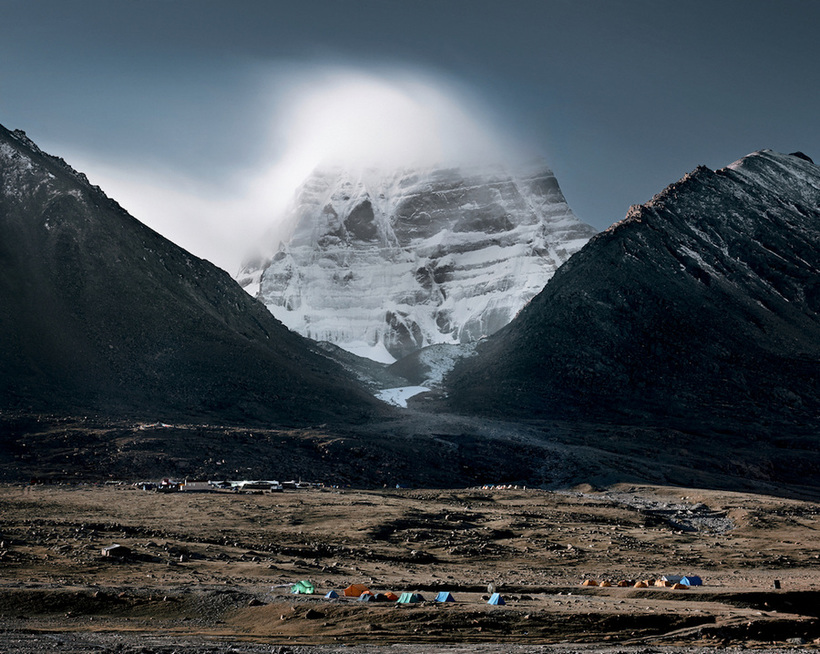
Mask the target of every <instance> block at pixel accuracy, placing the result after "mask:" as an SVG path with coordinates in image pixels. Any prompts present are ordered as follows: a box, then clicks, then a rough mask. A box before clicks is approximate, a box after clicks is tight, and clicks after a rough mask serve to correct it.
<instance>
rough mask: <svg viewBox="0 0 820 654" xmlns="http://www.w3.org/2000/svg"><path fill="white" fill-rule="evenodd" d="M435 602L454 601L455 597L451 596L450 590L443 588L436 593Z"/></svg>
mask: <svg viewBox="0 0 820 654" xmlns="http://www.w3.org/2000/svg"><path fill="white" fill-rule="evenodd" d="M436 601H437V602H455V601H456V598H455V597H453V594H452V593H451V592H450V591H447V590H443V591H441V592H440V593H439V594H438V595H436Z"/></svg>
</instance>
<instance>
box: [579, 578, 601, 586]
mask: <svg viewBox="0 0 820 654" xmlns="http://www.w3.org/2000/svg"><path fill="white" fill-rule="evenodd" d="M581 585H582V586H597V585H598V582H597V581H592V579H587V580H586V581H584V583H582V584H581Z"/></svg>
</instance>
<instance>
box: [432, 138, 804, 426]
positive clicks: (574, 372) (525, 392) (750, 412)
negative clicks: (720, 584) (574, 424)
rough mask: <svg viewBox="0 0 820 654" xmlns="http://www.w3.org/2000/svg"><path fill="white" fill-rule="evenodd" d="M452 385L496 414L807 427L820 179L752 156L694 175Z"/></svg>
mask: <svg viewBox="0 0 820 654" xmlns="http://www.w3.org/2000/svg"><path fill="white" fill-rule="evenodd" d="M448 387H449V391H450V393H451V400H452V402H453V404H454V405H455V406H457V407H458V408H459V409H460V410H462V411H470V412H481V413H485V414H486V413H491V414H493V415H499V416H502V415H503V416H507V417H527V418H531V417H555V418H562V417H563V418H566V417H571V418H578V417H583V418H584V419H590V420H592V419H594V420H603V421H610V422H621V423H625V424H627V423H634V424H653V425H664V424H665V425H676V426H678V427H680V426H691V427H692V428H693V429H695V430H698V429H701V428H702V427H703V426H704V425H708V426H710V427H711V428H713V429H717V430H720V429H723V428H725V429H726V430H728V431H732V432H733V433H746V434H749V433H761V432H771V430H772V425H774V424H778V425H786V426H791V427H794V428H797V429H803V428H809V427H811V426H814V427H816V426H817V425H818V415H820V413H819V412H820V168H818V167H817V166H815V165H813V164H812V163H811V162H810V161H809V160H808V158H807V157H805V156H802V157H801V156H792V155H784V154H778V153H775V152H771V151H762V152H757V153H754V154H751V155H749V156H747V157H745V158H743V159H741V160H740V161H738V162H736V163H734V164H732V165H730V166H728V167H727V168H724V169H722V170H718V171H712V170H709V169H708V168H705V167H700V168H698V169H696V170H695V171H694V172H692V173H691V174H689V175H687V176H685V177H684V178H683V179H682V180H680V181H679V182H677V183H676V184H673V185H671V186H670V187H668V188H667V189H665V190H664V191H663V192H662V193H660V194H659V195H657V196H656V197H655V198H653V199H652V200H651V201H650V202H648V203H646V204H645V205H642V206H636V207H633V208H632V209H631V210H630V211H629V213H628V215H627V217H626V218H625V219H624V220H623V221H621V222H619V223H617V224H615V225H614V226H613V227H611V228H610V229H609V230H607V231H606V232H603V233H601V234H599V235H598V236H596V237H595V238H593V239H592V240H591V241H590V242H589V243H588V244H587V246H586V247H585V248H584V249H583V250H581V252H579V253H578V254H576V255H575V256H574V257H573V258H572V259H570V261H568V262H567V263H566V264H565V265H564V266H563V267H562V268H561V269H560V270H559V271H558V272H557V273H556V275H555V276H554V277H553V278H552V279H551V280H550V282H549V284H548V285H547V286H546V288H545V289H544V290H543V292H542V293H540V294H539V295H538V296H537V297H536V298H534V299H533V301H532V302H531V303H530V304H529V305H528V306H527V307H526V308H525V309H524V310H523V311H522V312H521V313H520V314H519V316H518V317H517V318H516V319H515V320H514V321H513V322H512V323H511V324H510V325H509V326H508V327H506V328H505V329H503V330H501V331H499V332H498V333H496V334H495V335H494V336H492V337H491V338H490V339H487V341H485V342H483V343H481V344H479V347H478V354H477V355H476V356H475V357H474V358H472V359H468V360H464V361H462V362H460V363H459V364H458V365H457V366H456V368H455V370H454V372H453V373H452V374H451V375H450V377H449V380H448Z"/></svg>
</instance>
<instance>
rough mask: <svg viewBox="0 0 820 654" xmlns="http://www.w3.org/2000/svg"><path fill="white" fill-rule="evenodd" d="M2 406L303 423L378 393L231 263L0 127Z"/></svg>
mask: <svg viewBox="0 0 820 654" xmlns="http://www.w3.org/2000/svg"><path fill="white" fill-rule="evenodd" d="M0 305H1V306H2V307H3V311H2V312H0V342H2V344H3V347H2V350H0V409H23V410H32V411H53V412H69V413H74V414H76V413H77V412H81V411H82V412H85V411H94V412H101V413H103V414H109V415H114V414H116V415H128V414H135V415H140V416H146V417H150V416H154V417H157V418H162V419H164V420H170V419H172V418H175V417H180V416H186V417H209V418H211V419H217V420H220V421H224V422H230V421H242V422H244V421H266V422H269V423H270V422H272V423H274V424H305V423H311V422H314V421H325V420H329V419H344V420H350V419H354V420H355V419H360V418H361V416H362V415H364V414H366V413H368V412H370V411H372V410H373V407H374V406H375V403H374V402H373V401H372V400H370V399H369V398H368V397H367V395H366V394H364V393H363V392H362V391H360V390H359V389H358V387H356V385H355V384H354V383H353V382H351V380H350V379H349V378H347V377H346V376H345V375H344V374H343V373H342V371H341V370H340V369H339V368H338V367H337V366H335V365H332V364H330V363H329V362H328V361H327V360H326V359H325V358H323V357H321V356H319V355H317V354H316V353H314V352H313V351H311V349H310V346H309V345H308V343H307V342H306V341H304V339H302V338H301V337H299V336H297V335H295V334H292V333H290V332H289V331H288V330H287V329H286V328H285V327H284V326H282V325H281V324H280V323H278V322H277V321H276V320H275V319H274V318H273V317H272V316H271V315H270V313H269V312H268V311H267V310H266V309H265V308H264V306H262V305H261V304H260V303H258V302H255V301H254V300H252V299H251V298H250V297H248V296H247V294H246V293H244V292H243V291H242V289H241V288H240V287H239V286H238V285H237V284H236V283H235V282H234V281H233V280H232V279H231V278H230V277H229V276H228V275H227V274H226V273H224V272H223V271H221V270H219V269H218V268H216V267H215V266H213V265H211V264H210V263H208V262H206V261H203V260H200V259H198V258H196V257H194V256H192V255H190V254H189V253H187V252H185V251H184V250H182V249H181V248H179V247H177V246H175V245H174V244H172V243H171V242H169V241H167V240H166V239H164V238H163V237H161V236H160V235H158V234H157V233H155V232H153V231H152V230H150V229H149V228H147V227H145V226H144V225H142V224H141V223H139V222H138V221H137V220H135V219H134V218H132V217H131V216H130V215H128V213H127V212H125V211H124V210H123V209H122V208H121V207H120V206H119V205H118V204H117V203H116V202H114V201H112V200H110V199H109V198H107V197H106V196H105V195H104V194H103V192H102V191H101V190H100V189H99V188H97V187H94V186H91V185H90V184H89V183H88V181H87V179H86V178H85V177H84V176H83V175H82V174H80V173H77V172H76V171H74V170H72V169H71V168H70V167H69V166H68V165H67V164H65V162H64V161H62V160H61V159H57V158H55V157H51V156H49V155H47V154H45V153H43V152H42V151H40V150H39V148H37V146H36V145H34V144H33V143H32V142H31V141H30V140H29V139H28V138H27V137H26V136H25V134H24V133H22V132H19V131H18V132H14V133H12V132H9V131H7V130H6V129H4V128H2V127H0Z"/></svg>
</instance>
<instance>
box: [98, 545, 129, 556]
mask: <svg viewBox="0 0 820 654" xmlns="http://www.w3.org/2000/svg"><path fill="white" fill-rule="evenodd" d="M102 555H103V556H108V557H111V558H116V559H124V558H126V557H127V556H131V548H130V547H126V546H125V545H120V544H118V543H114V544H113V545H109V546H107V547H103V548H102Z"/></svg>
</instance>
